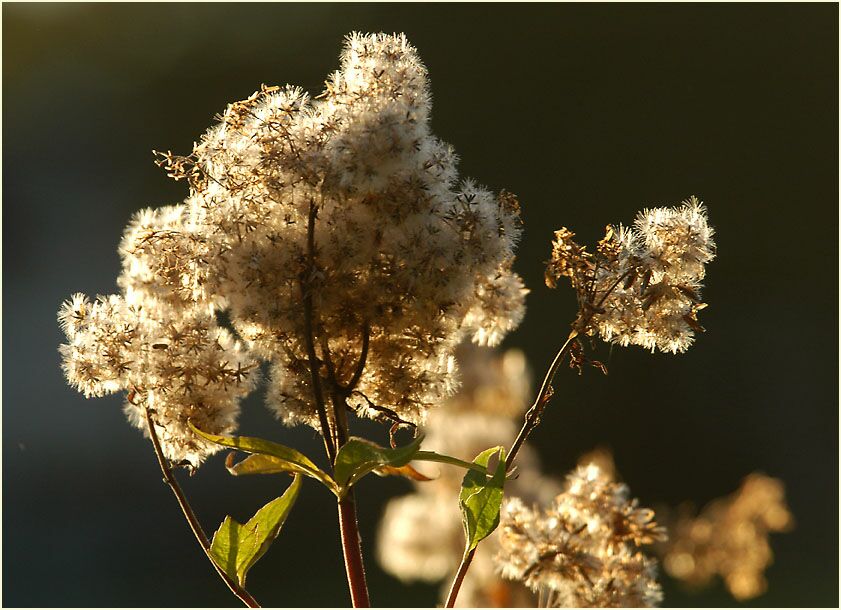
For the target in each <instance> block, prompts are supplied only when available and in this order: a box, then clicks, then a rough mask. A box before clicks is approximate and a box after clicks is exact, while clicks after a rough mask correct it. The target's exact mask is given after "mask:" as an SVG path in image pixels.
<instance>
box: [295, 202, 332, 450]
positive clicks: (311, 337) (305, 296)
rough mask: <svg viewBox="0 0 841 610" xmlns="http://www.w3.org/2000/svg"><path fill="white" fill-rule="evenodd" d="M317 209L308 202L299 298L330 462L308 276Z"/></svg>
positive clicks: (323, 434) (316, 398)
mask: <svg viewBox="0 0 841 610" xmlns="http://www.w3.org/2000/svg"><path fill="white" fill-rule="evenodd" d="M317 216H318V210H317V208H316V206H315V203H314V202H311V203H310V213H309V220H308V223H307V271H306V277H304V278H302V279H301V300H302V301H303V304H304V330H305V333H304V334H305V340H306V345H307V358H308V359H309V365H310V367H309V368H310V378H311V380H312V393H313V399H314V400H315V408H316V411H317V412H318V423H319V425H320V426H321V436H322V438H323V440H324V449H325V450H326V451H327V457H328V458H329V459H330V463H331V464H332V463H333V462H335V461H336V451H338V446H337V444H334V443H333V440H334V439H333V434H332V433H331V431H330V422H329V421H328V420H327V408H326V406H325V404H324V394H323V392H322V390H321V375H320V374H319V371H318V358H317V357H316V354H315V329H314V328H313V304H312V290H311V286H310V283H309V282H310V277H311V276H312V273H313V271H314V269H315V219H316V217H317Z"/></svg>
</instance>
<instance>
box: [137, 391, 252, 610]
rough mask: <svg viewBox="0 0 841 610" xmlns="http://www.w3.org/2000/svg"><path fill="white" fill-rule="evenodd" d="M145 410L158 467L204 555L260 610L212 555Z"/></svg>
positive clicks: (248, 603)
mask: <svg viewBox="0 0 841 610" xmlns="http://www.w3.org/2000/svg"><path fill="white" fill-rule="evenodd" d="M145 410H146V424H147V425H148V426H149V436H150V437H151V438H152V445H153V446H154V448H155V456H156V457H157V458H158V465H159V466H160V467H161V472H162V473H163V475H164V482H165V483H166V484H167V485H169V488H170V489H171V490H172V493H173V494H175V498H176V499H177V500H178V505H179V506H180V507H181V512H183V513H184V517H186V518H187V523H189V525H190V529H191V530H192V531H193V535H194V536H195V537H196V540H198V542H199V545H200V546H201V548H202V550H203V551H204V554H205V555H207V558H208V560H210V563H211V564H213V567H214V568H215V569H216V572H217V573H218V574H219V577H220V578H221V579H222V580H223V581H224V582H225V584H226V585H228V588H229V589H230V590H231V592H232V593H233V594H234V595H236V596H237V597H238V598H239V599H240V601H242V603H243V604H245V605H246V606H247V607H249V608H259V607H260V604H258V603H257V600H255V599H254V598H253V597H251V594H250V593H249V592H248V591H246V590H245V589H243V588H242V587H240V586H239V585H238V584H237V583H236V581H234V580H233V579H232V578H231V577H230V576H228V575H227V574H225V571H224V570H223V569H222V568H221V567H220V566H219V564H217V563H216V561H215V560H214V559H213V556H212V555H211V554H210V541H209V540H208V539H207V535H206V534H205V533H204V530H203V529H202V527H201V524H200V523H199V520H198V518H197V517H196V514H195V513H194V512H193V509H192V507H191V506H190V503H189V502H188V501H187V497H186V496H185V495H184V491H183V490H182V489H181V486H180V485H179V484H178V480H177V479H176V478H175V474H174V473H173V472H172V468H171V467H170V466H169V462H168V461H167V459H166V457H165V456H164V452H163V449H161V442H160V440H159V439H158V435H157V433H156V432H155V422H154V421H153V420H152V413H151V411H150V410H149V406H148V405H146V408H145Z"/></svg>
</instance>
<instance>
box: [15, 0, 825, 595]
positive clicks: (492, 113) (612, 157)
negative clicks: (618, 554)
mask: <svg viewBox="0 0 841 610" xmlns="http://www.w3.org/2000/svg"><path fill="white" fill-rule="evenodd" d="M2 11H3V85H4V87H3V127H4V129H3V196H4V197H3V203H4V205H3V272H4V273H3V309H4V316H3V355H4V358H3V381H4V383H3V418H2V428H3V598H2V603H3V605H5V606H181V605H186V606H230V605H234V604H235V602H236V600H235V599H234V598H233V597H232V596H230V594H229V593H228V591H227V590H226V589H225V587H224V586H223V584H222V583H221V581H219V579H218V578H217V576H216V575H215V574H214V573H213V571H212V569H211V568H210V566H209V565H208V563H207V560H206V559H205V558H204V557H203V556H202V553H201V551H200V549H199V548H198V546H197V545H196V544H195V542H194V540H193V539H192V537H191V534H190V532H189V530H188V528H187V526H186V524H185V522H184V521H183V518H182V516H181V514H180V512H179V511H178V508H177V506H176V504H175V500H174V498H173V497H172V495H171V493H170V492H169V490H168V489H167V488H166V486H165V485H163V484H162V483H161V478H160V473H159V471H158V467H157V464H156V462H155V458H154V455H153V452H152V450H151V447H150V445H149V443H148V442H147V441H145V440H144V439H143V437H142V435H141V434H140V433H139V432H138V431H137V430H135V429H133V428H131V427H130V426H129V425H128V424H127V423H126V421H125V420H124V417H123V414H122V412H121V405H122V398H121V397H119V396H112V397H108V398H103V399H97V400H90V401H86V400H85V399H84V398H83V397H82V396H81V395H80V394H78V393H76V392H75V391H73V390H72V389H70V388H69V387H68V386H67V385H66V383H65V382H64V380H63V378H62V374H61V371H60V368H59V356H58V352H57V346H58V344H59V343H60V342H62V340H63V335H62V333H61V332H60V330H59V328H58V326H57V324H56V321H55V312H56V311H57V310H58V307H59V305H60V304H61V302H62V300H63V299H65V298H67V297H69V295H70V294H71V293H73V292H76V291H82V292H85V293H87V294H90V295H93V294H97V293H104V294H107V293H111V292H115V291H116V286H115V278H116V276H117V273H118V271H119V259H118V257H117V253H116V247H117V243H118V241H119V239H120V235H121V231H122V229H123V227H124V226H125V224H126V223H127V221H128V220H129V218H130V216H131V215H132V213H133V212H134V211H135V210H137V209H139V208H141V207H145V206H159V205H163V204H170V203H176V202H179V201H180V200H181V199H183V198H184V197H185V196H186V186H185V185H184V184H183V183H175V182H173V181H171V180H169V179H168V178H167V177H166V176H165V173H164V172H163V171H161V170H159V169H158V168H157V167H155V166H154V165H153V163H152V153H151V151H152V149H153V148H154V149H160V150H167V149H172V150H173V151H175V152H179V153H188V152H189V151H190V150H191V147H192V143H193V141H194V140H196V139H198V137H199V136H200V135H201V134H202V133H203V132H204V130H205V129H207V128H208V127H209V126H210V125H211V122H212V117H213V115H214V114H215V113H217V112H220V111H222V110H224V108H225V105H226V104H227V103H228V102H231V101H234V100H238V99H242V98H245V97H247V96H248V95H250V94H251V93H252V92H253V91H254V90H255V89H258V88H259V86H260V84H261V83H266V84H270V85H271V84H285V83H292V84H297V85H300V86H302V87H304V88H305V89H307V90H309V91H310V92H312V93H313V94H317V93H319V92H320V91H321V86H322V83H323V80H324V78H325V77H326V76H327V74H328V73H329V72H330V71H332V70H334V69H336V67H337V66H338V61H337V57H338V53H339V50H340V47H341V44H342V37H343V36H344V35H345V34H346V33H348V32H351V31H353V30H360V31H364V32H373V31H384V32H405V33H406V34H407V36H408V37H409V40H410V41H411V42H412V43H413V44H414V45H415V46H416V47H417V48H418V50H419V52H420V54H421V57H422V58H423V60H424V61H425V63H426V65H427V66H428V68H429V72H430V76H431V83H432V91H433V95H434V108H433V119H432V123H433V130H434V132H435V133H436V134H437V135H438V136H439V137H441V138H442V139H444V140H445V141H448V142H450V143H451V144H453V145H454V147H455V149H456V150H457V152H458V153H459V155H460V156H461V158H462V162H461V165H460V167H461V171H462V174H463V175H465V176H472V177H475V178H476V179H477V180H479V181H480V182H482V183H484V184H485V185H487V186H489V187H490V188H491V189H493V190H499V189H501V188H505V189H508V190H510V191H512V192H514V193H516V194H517V195H519V197H520V200H521V203H522V206H523V216H524V221H525V235H524V238H523V241H522V244H521V246H520V249H519V257H518V261H517V265H516V269H517V271H518V272H519V273H520V274H522V275H523V277H524V278H525V281H526V284H527V286H529V287H530V288H531V290H532V292H531V294H530V295H529V297H528V301H527V305H528V311H527V316H526V319H525V321H524V323H523V324H522V326H521V327H520V328H519V330H517V331H516V332H515V333H513V334H512V335H511V336H510V337H509V338H508V339H507V340H506V342H505V344H504V347H517V348H520V349H522V350H523V351H524V352H525V354H526V356H527V358H528V360H529V363H530V365H531V367H532V369H533V370H534V371H535V376H538V375H540V374H541V373H542V371H543V370H544V369H545V367H546V365H547V364H548V362H549V360H551V357H552V355H553V354H554V352H555V350H556V349H557V347H558V346H559V345H560V343H561V342H562V340H563V339H564V338H565V336H566V334H567V332H568V324H569V322H570V321H571V320H572V318H573V317H574V314H575V299H574V296H573V292H572V290H570V289H569V288H568V287H567V286H560V287H559V289H557V290H555V291H550V290H549V289H547V288H546V287H545V286H544V284H543V261H545V260H546V259H547V258H548V256H549V252H550V245H549V243H550V239H551V237H552V232H553V231H554V230H555V229H557V228H559V227H560V226H562V225H565V226H567V227H570V228H571V229H572V230H573V231H576V233H577V234H578V237H579V238H580V239H581V242H582V243H592V242H594V241H595V240H597V239H598V238H599V237H601V234H602V231H603V228H604V225H605V224H607V223H609V222H612V223H618V222H624V223H629V222H631V221H632V220H633V217H634V215H635V213H636V211H637V210H638V209H641V208H643V207H645V206H652V205H671V204H676V203H678V202H679V201H680V200H682V199H684V198H686V197H688V196H689V195H691V194H695V195H698V196H699V197H700V198H702V199H703V200H704V201H705V202H706V203H707V205H708V207H709V212H710V218H711V222H712V224H713V225H714V226H715V227H716V229H717V242H718V258H717V259H716V260H715V261H714V262H713V263H712V264H711V266H710V267H709V269H708V276H707V288H706V290H705V292H704V297H705V300H706V301H707V302H708V303H710V307H709V308H708V309H707V310H705V311H704V312H703V314H702V316H701V318H702V323H703V324H704V326H705V327H706V328H707V329H708V332H707V333H706V334H705V335H703V336H701V337H700V338H699V339H698V340H697V342H696V344H695V346H694V347H693V348H692V349H691V350H690V351H689V352H688V353H686V354H684V355H680V356H665V355H660V354H654V355H652V354H649V353H646V352H644V351H643V350H640V349H638V348H629V349H619V348H616V349H613V350H610V349H609V348H608V347H607V346H601V347H600V348H599V352H598V355H599V356H601V358H602V360H604V361H606V362H607V363H608V365H609V368H610V375H609V376H608V377H604V376H602V375H600V374H598V373H597V372H596V371H595V370H587V371H585V373H584V375H583V376H581V377H578V376H576V375H575V374H574V373H573V372H572V371H566V372H563V371H562V373H561V374H560V375H559V376H558V379H557V381H556V389H557V390H558V391H559V392H560V393H563V394H564V395H566V396H568V398H565V399H564V400H556V401H555V402H553V404H552V405H551V407H550V410H549V412H548V413H547V415H546V417H545V418H544V423H543V425H542V426H541V427H540V428H539V429H538V430H537V432H536V433H535V434H534V436H533V437H532V439H533V442H534V444H535V446H536V447H537V448H538V450H539V453H540V456H541V458H542V460H543V464H544V470H545V471H546V472H547V473H550V474H555V475H557V476H562V475H563V474H564V473H566V472H567V471H568V470H569V469H570V468H571V467H572V466H573V465H574V464H575V461H576V459H577V457H578V456H579V455H580V454H582V453H584V452H586V451H588V450H590V449H592V448H593V447H595V446H597V445H602V446H606V447H609V448H610V449H611V450H612V451H613V452H614V455H615V459H616V463H617V467H618V469H619V472H620V473H621V475H622V478H623V479H624V480H625V481H626V482H627V483H628V484H629V485H630V488H631V490H632V493H633V495H634V496H636V497H638V498H640V500H641V502H642V504H643V505H646V506H652V505H657V504H668V505H677V504H679V503H681V502H684V501H690V502H693V503H694V504H696V505H698V506H701V505H703V504H704V503H706V502H707V501H709V500H711V499H712V498H715V497H717V496H722V495H725V494H728V493H730V492H732V491H734V490H735V489H736V488H737V487H738V485H739V482H740V481H741V479H742V477H744V476H745V475H746V474H748V473H749V472H751V471H762V472H765V473H766V474H769V475H771V476H774V477H778V478H780V479H782V480H783V481H784V482H785V484H786V487H787V494H788V500H789V505H790V507H791V509H792V511H793V513H794V515H795V517H796V519H797V527H796V529H795V530H794V531H793V532H791V533H788V534H781V535H777V536H775V537H774V538H773V539H772V546H773V549H774V552H775V554H776V560H775V563H774V565H773V566H772V567H771V568H770V569H769V570H768V573H767V577H768V580H769V583H770V586H769V590H768V592H767V594H766V595H764V596H762V597H760V598H757V599H755V600H753V601H752V602H751V603H752V604H754V605H761V606H837V604H838V574H839V569H838V568H839V566H838V539H839V536H838V522H839V521H838V480H839V479H838V429H839V428H838V343H837V337H838V315H837V312H838V283H837V278H838V266H837V265H838V233H837V227H838V173H837V170H838V97H837V96H838V6H837V5H835V4H800V5H794V4H772V5H768V4H761V5H760V4H746V5H745V4H742V5H724V4H705V5H686V4H681V5H663V4H658V5H624V6H622V5H596V4H588V5H525V6H516V7H515V6H511V5H500V4H489V5H475V4H471V5H422V6H421V5H413V4H401V5H389V4H377V5H369V4H341V5H332V4H312V5H302V4H289V5H274V4H258V5H249V4H236V5H234V4H208V5H202V4H190V5H179V4H143V5H133V4H120V5H107V4H105V5H101V4H97V5H92V4H61V5H53V4H4V5H3V7H2ZM241 424H242V425H241V431H242V432H243V433H246V434H248V433H251V434H255V433H260V432H261V431H265V430H267V429H268V430H270V432H268V433H266V432H263V433H264V434H265V435H266V436H269V437H271V438H274V439H275V440H277V441H279V442H283V443H285V444H289V445H293V446H295V447H297V448H299V449H302V450H304V451H305V452H307V453H309V454H310V455H313V456H320V454H321V449H320V446H319V444H318V442H317V439H316V438H315V437H314V436H313V434H312V432H311V431H308V430H304V429H295V430H288V429H283V428H282V427H281V426H280V425H279V424H277V423H276V422H275V421H274V420H273V419H272V417H271V416H270V414H269V413H268V411H267V410H266V409H265V408H263V406H262V396H261V395H259V393H258V394H256V395H254V396H252V397H251V398H250V399H249V401H248V402H247V403H246V405H245V409H244V414H243V417H242V420H241ZM357 431H358V432H363V433H371V434H374V433H376V434H378V435H379V436H378V438H381V437H382V433H381V432H379V431H376V432H375V427H372V426H371V427H367V428H366V427H364V426H360V427H357ZM222 462H223V457H222V454H220V455H217V456H215V457H214V458H212V459H211V460H210V461H209V462H208V463H207V464H206V465H205V466H204V467H203V468H201V469H200V470H199V472H198V473H197V474H196V476H195V477H193V478H192V479H186V478H185V477H182V481H184V485H185V487H186V489H187V491H188V493H189V495H190V496H191V498H192V501H193V504H194V506H195V508H196V510H197V512H198V514H199V516H200V517H201V519H202V520H203V522H204V524H205V528H206V529H207V530H209V531H211V532H212V531H213V530H214V529H215V527H216V525H217V524H218V523H219V522H220V521H221V520H222V518H223V517H224V515H225V514H226V513H230V514H232V515H233V516H234V517H236V518H238V519H240V520H243V521H244V520H246V519H247V518H248V517H249V516H250V515H251V514H253V512H254V511H255V510H256V509H257V508H258V507H259V506H261V505H262V504H263V503H265V502H266V501H268V500H269V499H271V498H272V497H274V496H276V495H277V492H278V490H279V481H278V479H276V478H271V477H267V478H259V477H257V478H250V479H249V478H245V479H234V478H232V477H230V476H229V475H228V474H227V473H226V472H225V470H224V468H223V463H222ZM282 484H283V485H284V486H285V482H282ZM409 490H410V485H409V484H408V482H406V481H403V480H396V479H379V478H376V477H373V478H371V479H366V480H365V481H364V482H363V483H362V484H361V486H360V489H359V492H358V497H359V498H360V500H359V504H360V521H361V531H362V535H363V539H364V545H365V552H366V554H367V555H368V574H369V579H370V580H369V585H370V588H371V591H372V599H373V602H374V603H375V604H377V605H381V606H429V605H434V604H436V603H438V602H439V601H440V600H439V599H438V587H437V585H410V586H405V585H402V584H401V583H399V582H398V581H396V580H394V579H393V578H391V577H390V576H388V575H386V574H385V573H384V572H382V570H381V569H380V568H379V567H378V566H377V564H376V562H375V561H374V558H373V556H372V552H373V547H374V542H375V532H376V524H377V521H378V520H379V517H380V515H381V512H382V507H383V504H384V502H385V501H386V500H387V499H388V498H389V497H393V496H395V495H397V494H402V493H407V492H408V491H409ZM342 569H343V568H342V566H341V561H340V554H339V541H338V534H337V531H336V526H335V515H334V509H333V504H332V502H331V497H330V496H329V495H328V494H327V492H325V491H323V490H322V489H320V488H318V487H317V486H315V485H306V486H305V487H304V489H303V491H302V494H301V499H300V503H299V505H298V506H296V508H295V509H294V511H293V513H292V515H291V517H290V520H289V522H288V523H287V525H286V527H285V529H284V531H283V532H282V533H281V536H280V538H279V540H278V543H277V544H276V546H275V547H274V548H273V549H272V550H271V551H270V552H269V554H268V555H267V556H266V557H265V558H264V559H263V560H262V561H261V562H260V563H259V564H258V565H257V567H255V569H254V570H253V571H252V572H251V575H250V577H249V588H250V589H251V590H252V592H253V593H254V595H255V596H256V597H257V598H258V599H260V600H261V601H262V602H263V603H265V604H266V605H276V606H334V605H339V606H341V605H347V604H348V603H349V599H348V595H347V589H346V586H345V584H344V581H343V574H342ZM663 583H664V588H665V594H666V599H665V605H668V606H685V605H691V606H717V605H733V604H735V602H734V601H733V600H732V598H730V597H729V595H728V594H727V592H726V590H725V589H724V587H723V586H721V584H720V583H719V584H716V585H715V586H714V587H712V588H710V589H708V590H706V591H704V592H701V593H698V594H690V593H688V592H687V591H685V590H684V589H682V588H681V587H679V586H677V585H676V584H674V582H673V581H671V580H669V579H666V578H664V579H663Z"/></svg>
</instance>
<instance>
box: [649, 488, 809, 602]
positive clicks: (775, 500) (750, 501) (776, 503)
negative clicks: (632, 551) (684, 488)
mask: <svg viewBox="0 0 841 610" xmlns="http://www.w3.org/2000/svg"><path fill="white" fill-rule="evenodd" d="M793 524H794V519H793V517H792V515H791V513H790V512H789V510H788V507H787V506H786V502H785V488H784V486H783V483H782V481H780V480H778V479H773V478H771V477H767V476H764V475H761V474H751V475H749V476H748V477H747V478H745V480H744V481H743V482H742V485H741V487H740V488H739V490H738V491H736V492H735V493H733V494H732V495H731V496H729V497H726V498H721V499H718V500H715V501H714V502H712V503H710V504H709V505H708V506H707V507H706V508H704V510H703V511H702V512H701V514H699V515H697V516H693V515H692V514H690V513H689V512H688V511H684V513H683V514H680V515H679V516H678V517H677V518H676V519H675V523H674V524H673V525H670V526H669V531H670V532H671V534H672V535H671V539H670V541H669V542H668V544H666V545H665V546H664V554H663V566H664V567H665V569H666V572H668V573H669V575H670V576H672V577H673V578H676V579H678V580H681V581H684V582H685V583H687V584H688V585H690V586H692V587H703V586H705V585H707V584H709V583H710V582H711V581H712V579H713V578H714V577H715V575H716V574H717V575H719V576H721V578H722V579H724V583H725V585H726V586H727V589H728V590H729V591H730V593H731V594H732V595H733V597H735V598H736V599H738V600H745V599H750V598H753V597H756V596H758V595H761V594H762V593H764V592H765V590H766V588H767V583H766V581H765V577H764V575H763V573H764V572H765V569H766V568H767V567H768V566H769V565H771V563H772V561H773V559H774V555H773V553H772V551H771V546H770V544H769V541H768V538H769V535H770V534H771V533H772V532H784V531H787V530H789V529H791V527H792V526H793Z"/></svg>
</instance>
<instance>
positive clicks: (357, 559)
mask: <svg viewBox="0 0 841 610" xmlns="http://www.w3.org/2000/svg"><path fill="white" fill-rule="evenodd" d="M316 217H317V208H316V205H315V202H311V203H310V212H309V220H308V225H307V260H308V274H310V275H311V274H312V272H313V271H314V269H315V220H316ZM301 286H302V293H303V297H304V298H303V303H304V325H305V327H306V329H305V330H306V341H307V353H308V357H309V361H310V374H311V376H312V382H313V394H314V397H315V401H316V407H317V409H318V417H319V421H320V422H321V428H322V436H324V446H325V448H326V450H327V456H328V457H329V458H330V463H331V464H334V465H335V462H336V455H337V453H338V450H339V449H341V447H342V446H343V445H344V444H345V443H346V442H347V439H348V436H349V431H348V421H347V403H346V401H345V397H344V396H343V395H342V393H341V387H340V386H339V382H338V380H337V378H336V369H335V367H334V366H333V359H332V357H331V355H330V344H329V341H328V339H327V337H326V336H324V335H322V342H321V350H322V357H323V359H324V362H325V365H326V367H327V374H328V382H329V385H330V394H331V399H332V403H333V424H334V426H333V432H332V433H331V431H330V426H329V423H328V421H327V410H326V406H325V402H324V394H323V392H322V385H321V375H320V373H319V371H318V362H319V361H318V359H317V356H316V351H315V345H316V342H315V332H314V324H313V318H314V311H313V303H312V292H311V291H310V290H309V288H310V287H309V286H307V285H305V282H302V284H301ZM365 331H366V332H365V334H364V335H363V337H364V338H363V348H364V349H363V351H364V352H365V357H366V358H367V335H368V333H367V326H366V328H365ZM362 366H364V364H362ZM360 375H361V374H360ZM333 434H334V435H335V436H333ZM339 534H340V538H341V543H342V555H343V557H344V561H345V571H346V573H347V581H348V588H349V589H350V598H351V603H352V604H353V607H354V608H369V607H370V606H371V601H370V599H369V596H368V583H367V582H366V579H365V564H364V562H363V559H362V541H361V539H360V537H359V524H358V522H357V517H356V499H355V495H354V492H353V489H350V490H348V492H347V493H346V494H345V497H344V498H343V499H342V500H341V501H340V502H339Z"/></svg>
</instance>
